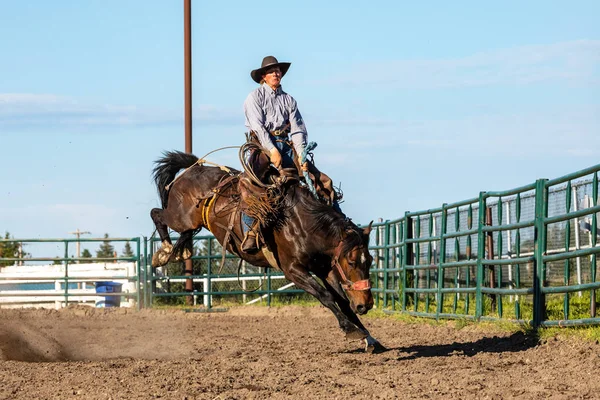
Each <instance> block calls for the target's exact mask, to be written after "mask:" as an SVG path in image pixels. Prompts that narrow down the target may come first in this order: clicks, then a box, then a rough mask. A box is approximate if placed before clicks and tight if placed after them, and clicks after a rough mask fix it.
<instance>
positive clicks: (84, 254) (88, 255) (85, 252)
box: [81, 249, 92, 258]
mask: <svg viewBox="0 0 600 400" xmlns="http://www.w3.org/2000/svg"><path fill="white" fill-rule="evenodd" d="M81 258H92V253H90V251H89V250H88V249H83V251H82V252H81Z"/></svg>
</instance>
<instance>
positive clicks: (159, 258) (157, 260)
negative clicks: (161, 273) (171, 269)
mask: <svg viewBox="0 0 600 400" xmlns="http://www.w3.org/2000/svg"><path fill="white" fill-rule="evenodd" d="M170 258H171V254H168V253H165V252H164V251H162V250H159V251H157V252H156V253H154V255H153V256H152V266H153V267H154V268H158V267H162V266H164V265H166V264H167V263H168V262H169V259H170Z"/></svg>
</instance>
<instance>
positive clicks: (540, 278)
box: [533, 179, 548, 327]
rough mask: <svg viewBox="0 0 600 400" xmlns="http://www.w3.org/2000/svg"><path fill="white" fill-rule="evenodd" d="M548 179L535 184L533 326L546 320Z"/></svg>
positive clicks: (539, 180)
mask: <svg viewBox="0 0 600 400" xmlns="http://www.w3.org/2000/svg"><path fill="white" fill-rule="evenodd" d="M547 181H548V180H547V179H538V180H537V181H536V182H535V224H534V227H535V228H534V235H533V246H534V255H535V262H534V266H535V268H533V326H534V327H538V326H540V324H541V322H542V321H543V320H544V319H546V295H545V294H544V292H543V288H544V281H545V279H546V264H545V263H544V255H545V253H546V221H545V219H546V217H547V215H548V188H547V187H546V182H547Z"/></svg>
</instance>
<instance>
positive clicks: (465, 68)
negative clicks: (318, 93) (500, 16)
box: [328, 40, 600, 89]
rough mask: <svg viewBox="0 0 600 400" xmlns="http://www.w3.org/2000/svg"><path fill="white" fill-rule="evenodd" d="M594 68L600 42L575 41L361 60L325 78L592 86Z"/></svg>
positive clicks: (405, 84)
mask: <svg viewBox="0 0 600 400" xmlns="http://www.w3.org/2000/svg"><path fill="white" fill-rule="evenodd" d="M599 66H600V40H576V41H568V42H559V43H553V44H547V45H530V46H520V47H515V48H509V49H499V50H490V51H487V52H482V53H477V54H473V55H469V56H466V57H462V58H449V59H431V60H399V61H389V62H385V61H382V62H377V63H369V64H363V65H360V66H358V67H356V68H354V69H353V70H351V71H347V72H346V73H343V72H342V73H341V74H340V75H338V77H337V78H336V79H334V80H332V81H328V82H330V83H331V82H334V83H337V84H344V85H345V84H353V85H361V84H378V85H379V84H380V85H386V86H391V87H395V88H405V89H440V88H455V87H473V86H490V85H527V84H533V83H537V82H544V81H556V80H558V81H565V82H569V83H571V84H598V83H600V73H599V71H600V70H599V68H598V67H599Z"/></svg>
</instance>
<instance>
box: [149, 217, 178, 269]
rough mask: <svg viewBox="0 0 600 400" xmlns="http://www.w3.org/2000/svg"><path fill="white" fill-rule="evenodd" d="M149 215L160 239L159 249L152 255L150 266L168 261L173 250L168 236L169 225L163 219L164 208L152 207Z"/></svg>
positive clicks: (157, 265)
mask: <svg viewBox="0 0 600 400" xmlns="http://www.w3.org/2000/svg"><path fill="white" fill-rule="evenodd" d="M150 217H151V218H152V221H153V222H154V225H155V226H156V230H157V231H158V235H159V236H160V241H161V246H160V249H158V250H157V251H156V253H154V255H153V256H152V266H153V267H161V266H163V265H165V264H166V263H168V262H169V258H171V254H172V252H173V245H172V243H171V238H170V237H169V227H168V226H167V224H166V223H165V221H164V210H162V209H160V208H153V209H152V211H150Z"/></svg>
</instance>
